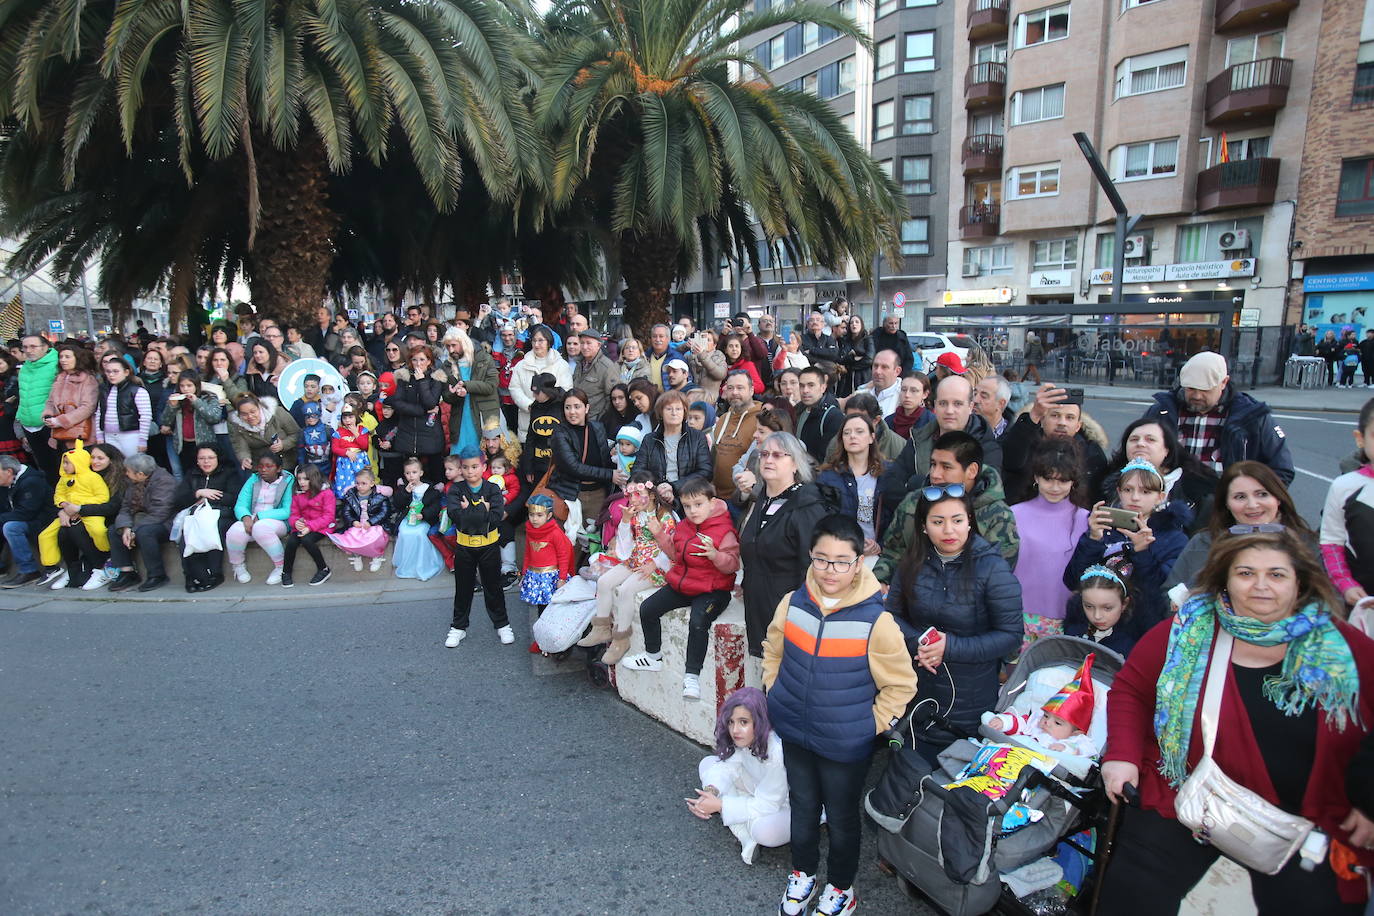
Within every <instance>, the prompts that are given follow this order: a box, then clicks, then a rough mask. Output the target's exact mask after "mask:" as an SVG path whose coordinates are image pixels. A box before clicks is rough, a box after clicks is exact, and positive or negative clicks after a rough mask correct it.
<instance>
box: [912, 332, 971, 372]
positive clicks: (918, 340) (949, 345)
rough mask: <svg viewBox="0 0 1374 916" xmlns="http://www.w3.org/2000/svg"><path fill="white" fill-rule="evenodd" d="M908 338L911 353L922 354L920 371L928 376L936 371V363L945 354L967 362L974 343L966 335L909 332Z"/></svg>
mask: <svg viewBox="0 0 1374 916" xmlns="http://www.w3.org/2000/svg"><path fill="white" fill-rule="evenodd" d="M906 336H907V338H908V339H909V340H910V341H911V352H912V353H918V354H920V357H921V365H920V366H919V368H920V370H921V371H922V372H925V373H927V374H929V373H930V372H932V371H934V369H935V361H936V360H937V359H939V358H940V357H941V355H943V354H945V353H954V354H956V355H957V356H958V357H959V358H960V359H961V360H965V361H967V360H968V352H969V346H970V345H971V344H972V343H973V340H972V338H970V337H968V336H967V335H966V334H941V333H938V332H936V331H909V332H907V335H906Z"/></svg>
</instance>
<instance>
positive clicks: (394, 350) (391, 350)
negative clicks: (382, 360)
mask: <svg viewBox="0 0 1374 916" xmlns="http://www.w3.org/2000/svg"><path fill="white" fill-rule="evenodd" d="M386 352H388V353H400V352H401V348H400V347H387V348H386Z"/></svg>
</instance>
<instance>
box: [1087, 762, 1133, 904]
mask: <svg viewBox="0 0 1374 916" xmlns="http://www.w3.org/2000/svg"><path fill="white" fill-rule="evenodd" d="M1121 794H1122V795H1124V796H1125V797H1126V804H1128V805H1130V806H1131V807H1133V808H1135V807H1139V806H1140V792H1139V790H1138V789H1136V787H1135V786H1133V785H1131V784H1130V783H1127V784H1126V786H1125V787H1124V788H1123V789H1122V790H1121ZM1120 826H1121V802H1120V801H1119V800H1113V801H1112V813H1111V814H1109V815H1107V830H1106V833H1105V835H1104V836H1103V839H1102V848H1101V850H1100V851H1099V853H1098V859H1097V880H1095V881H1094V882H1093V896H1092V900H1091V901H1090V902H1089V904H1088V916H1097V902H1098V899H1099V898H1101V896H1102V885H1103V883H1105V882H1106V879H1107V866H1109V865H1111V864H1112V853H1114V852H1115V851H1116V831H1117V829H1118V828H1120Z"/></svg>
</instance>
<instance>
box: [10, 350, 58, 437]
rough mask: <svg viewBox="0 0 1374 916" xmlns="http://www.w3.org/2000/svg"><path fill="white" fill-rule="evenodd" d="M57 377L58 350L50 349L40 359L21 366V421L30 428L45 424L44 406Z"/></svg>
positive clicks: (37, 427) (38, 427)
mask: <svg viewBox="0 0 1374 916" xmlns="http://www.w3.org/2000/svg"><path fill="white" fill-rule="evenodd" d="M56 378H57V351H56V350H49V351H48V352H46V353H44V354H43V355H42V356H40V357H39V358H38V359H31V360H29V361H28V362H26V363H21V364H20V366H19V422H20V424H21V425H23V426H25V427H27V428H29V429H40V428H41V427H42V426H43V408H44V406H45V405H46V404H47V403H48V393H49V392H50V391H52V386H53V382H54V381H55V380H56Z"/></svg>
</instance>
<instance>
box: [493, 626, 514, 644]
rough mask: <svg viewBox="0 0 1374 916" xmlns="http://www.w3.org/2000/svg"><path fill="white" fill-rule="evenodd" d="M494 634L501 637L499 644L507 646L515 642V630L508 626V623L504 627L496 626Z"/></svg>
mask: <svg viewBox="0 0 1374 916" xmlns="http://www.w3.org/2000/svg"><path fill="white" fill-rule="evenodd" d="M496 635H497V636H499V637H501V645H503V646H509V645H510V644H511V643H513V642H515V631H514V630H512V629H511V628H510V625H509V624H508V625H506V626H504V627H497V628H496Z"/></svg>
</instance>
